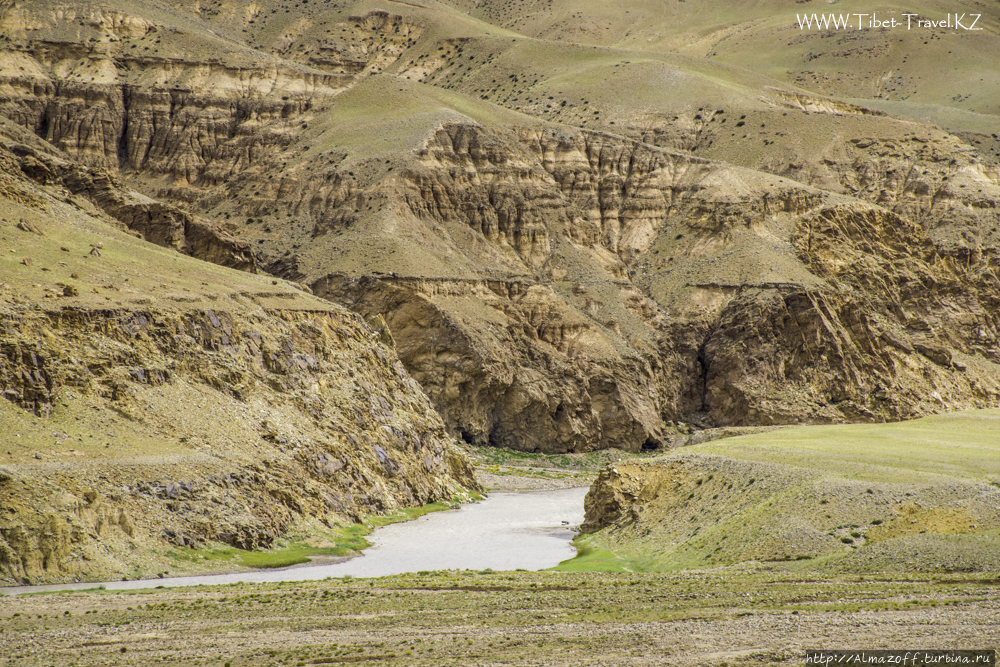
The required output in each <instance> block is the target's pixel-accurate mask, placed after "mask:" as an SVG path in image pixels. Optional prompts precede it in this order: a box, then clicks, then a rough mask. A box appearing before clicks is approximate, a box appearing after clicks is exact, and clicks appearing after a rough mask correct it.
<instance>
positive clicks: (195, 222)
mask: <svg viewBox="0 0 1000 667" xmlns="http://www.w3.org/2000/svg"><path fill="white" fill-rule="evenodd" d="M9 150H10V153H11V154H12V155H13V156H15V157H16V158H17V160H16V166H17V167H19V168H20V170H21V172H22V173H23V174H24V175H25V176H27V177H28V178H31V179H32V180H34V181H36V182H37V183H39V184H41V185H60V186H62V187H65V188H66V190H68V191H69V192H71V193H73V194H74V195H77V196H80V197H82V198H83V199H84V200H85V201H88V202H90V203H92V204H93V205H96V206H97V207H98V208H99V209H100V210H101V211H103V212H104V213H106V214H107V215H108V216H109V217H110V218H111V219H112V220H114V221H115V222H116V223H118V224H120V225H121V226H123V227H124V228H125V229H128V230H129V231H132V232H134V233H135V234H136V235H137V236H139V237H140V238H143V239H145V240H146V241H149V242H151V243H155V244H157V245H160V246H164V247H167V248H172V249H174V250H177V251H178V252H182V253H184V254H185V255H190V256H192V257H197V258H198V259H201V260H204V261H206V262H212V263H213V264H219V265H222V266H228V267H230V268H234V269H239V270H241V271H250V272H255V271H256V270H257V267H256V261H255V259H254V256H253V253H252V251H251V249H250V244H249V243H247V242H246V241H241V240H239V239H237V238H235V237H234V236H232V235H231V234H229V233H227V232H225V231H223V230H222V229H220V228H219V227H218V226H217V225H214V224H212V223H210V222H208V221H206V220H204V219H202V218H199V217H197V216H195V215H192V214H191V213H188V212H187V211H184V210H182V209H180V208H177V207H176V206H172V205H170V204H165V203H163V202H161V201H157V200H154V199H150V198H149V197H146V196H144V195H140V194H138V193H136V192H134V191H131V190H129V189H128V188H127V187H126V186H125V185H124V184H123V183H122V182H121V181H120V180H119V179H117V178H116V177H114V176H112V175H111V174H109V173H108V172H107V171H105V170H104V169H100V168H97V167H90V168H88V167H84V166H82V165H80V164H78V163H75V162H72V161H70V160H65V159H61V158H59V157H57V156H55V155H53V154H51V153H48V152H46V151H45V148H44V146H42V147H39V148H32V147H31V146H27V145H25V144H20V143H13V144H11V145H10V146H9Z"/></svg>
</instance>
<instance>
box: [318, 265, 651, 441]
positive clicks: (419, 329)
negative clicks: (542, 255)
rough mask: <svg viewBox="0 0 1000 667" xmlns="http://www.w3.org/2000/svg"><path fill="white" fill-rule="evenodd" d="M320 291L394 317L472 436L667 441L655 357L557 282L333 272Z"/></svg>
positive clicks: (431, 390)
mask: <svg viewBox="0 0 1000 667" xmlns="http://www.w3.org/2000/svg"><path fill="white" fill-rule="evenodd" d="M313 289H314V290H315V291H316V293H317V294H319V295H321V296H326V297H328V298H330V299H333V300H336V301H339V302H341V303H344V304H346V305H348V306H349V307H350V308H352V309H353V310H357V311H358V312H361V313H364V314H369V315H372V314H380V315H381V316H382V317H384V318H385V321H386V323H387V324H388V326H389V329H390V330H391V331H392V336H393V338H394V340H395V341H396V350H397V352H398V353H399V357H400V359H401V360H402V361H403V363H404V364H405V365H406V367H407V369H408V370H409V372H410V373H411V374H413V376H414V378H415V379H416V380H417V381H418V382H420V384H421V386H422V387H423V388H424V389H425V390H426V391H427V392H428V395H429V396H430V398H431V400H432V401H434V403H435V405H436V406H438V407H439V409H440V411H441V413H442V415H443V416H444V417H445V420H446V423H447V424H448V427H449V429H450V430H451V431H452V432H453V433H455V434H457V435H458V436H459V437H461V438H463V439H464V440H465V441H466V442H468V443H470V444H475V445H490V446H495V447H512V448H516V449H525V450H528V451H541V452H565V451H571V452H585V451H591V450H594V449H603V448H607V447H618V448H620V449H629V450H631V449H635V448H637V447H638V446H642V445H643V444H646V445H647V447H656V446H659V444H660V443H661V441H662V437H663V428H662V423H661V422H662V420H661V417H660V414H659V411H658V405H657V401H656V398H657V394H656V386H657V383H656V381H655V379H654V371H653V368H651V367H650V365H649V362H648V361H647V360H645V359H643V358H641V357H639V356H637V355H636V356H625V355H615V354H611V353H609V352H610V350H611V349H613V347H614V341H613V339H612V337H611V336H609V334H608V332H606V331H604V330H603V329H602V328H600V327H599V326H597V325H596V324H595V323H594V322H593V321H591V320H589V319H588V318H586V317H584V316H582V315H581V314H580V313H578V312H577V311H575V310H574V309H573V308H571V307H570V306H569V305H568V304H567V303H566V302H565V301H564V299H563V298H561V297H560V295H558V294H557V293H556V292H555V291H554V290H553V289H552V287H551V286H542V285H537V284H532V283H525V282H515V281H511V282H507V281H461V280H429V279H423V280H420V279H404V278H392V277H382V278H378V279H376V278H370V277H369V278H363V279H361V280H355V279H350V278H346V277H343V276H340V277H335V276H328V277H326V278H323V279H321V280H319V281H317V282H315V283H314V284H313ZM588 354H593V355H595V356H594V357H589V356H588Z"/></svg>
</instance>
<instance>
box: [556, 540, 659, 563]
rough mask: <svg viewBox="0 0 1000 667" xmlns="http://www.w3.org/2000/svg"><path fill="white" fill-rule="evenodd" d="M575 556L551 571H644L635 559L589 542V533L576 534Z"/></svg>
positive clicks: (574, 542)
mask: <svg viewBox="0 0 1000 667" xmlns="http://www.w3.org/2000/svg"><path fill="white" fill-rule="evenodd" d="M573 545H574V546H575V547H576V556H574V557H573V558H570V559H568V560H564V561H563V562H561V563H559V564H558V565H556V566H555V567H551V568H549V570H551V571H553V572H644V571H646V568H644V567H642V566H641V565H640V564H639V563H638V562H637V561H634V560H632V559H629V558H623V557H622V556H619V555H618V554H616V553H614V552H613V551H609V550H608V549H605V548H603V547H599V546H597V545H596V544H593V543H592V542H591V536H590V535H578V536H577V537H576V538H574V539H573Z"/></svg>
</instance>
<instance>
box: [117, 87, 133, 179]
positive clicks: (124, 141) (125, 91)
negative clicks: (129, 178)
mask: <svg viewBox="0 0 1000 667" xmlns="http://www.w3.org/2000/svg"><path fill="white" fill-rule="evenodd" d="M131 97H132V92H131V91H130V90H129V87H128V86H122V129H121V131H120V132H119V134H118V173H123V172H124V171H125V170H126V169H127V168H128V167H129V159H128V132H129V116H130V115H131V102H132V100H131Z"/></svg>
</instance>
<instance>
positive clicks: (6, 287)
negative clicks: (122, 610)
mask: <svg viewBox="0 0 1000 667" xmlns="http://www.w3.org/2000/svg"><path fill="white" fill-rule="evenodd" d="M38 155H39V154H38V153H35V152H32V151H27V150H19V151H17V152H16V153H14V152H9V151H7V150H6V149H4V148H2V147H0V162H2V163H3V164H4V165H5V168H4V170H3V171H2V173H0V229H2V233H0V236H3V239H4V240H5V243H6V244H10V245H16V247H17V249H18V254H17V256H16V257H15V256H14V255H10V256H9V257H8V255H9V254H10V253H6V252H5V254H4V259H3V260H2V262H3V264H4V267H3V271H2V274H3V282H0V397H2V398H3V399H4V400H2V401H0V423H2V424H3V428H2V431H3V434H4V440H5V447H4V451H3V452H2V453H0V456H2V463H0V464H2V468H0V579H3V580H5V581H18V582H20V581H23V580H30V581H34V582H37V581H40V580H45V581H56V580H66V579H71V578H74V577H89V578H97V579H106V578H108V577H112V576H128V577H133V576H140V575H142V574H143V573H145V575H146V576H148V575H150V574H154V573H155V572H157V571H162V570H164V569H171V570H176V567H172V566H171V564H170V562H171V561H170V558H169V557H167V556H165V555H164V553H165V552H166V551H167V550H169V549H171V548H179V547H190V548H193V549H196V548H199V547H201V546H203V545H206V544H209V543H222V544H226V545H230V546H233V547H238V548H241V549H260V548H266V547H268V546H270V545H272V544H273V543H274V541H275V540H276V539H278V538H279V537H281V536H283V535H285V534H286V533H287V532H288V531H289V530H290V529H291V528H292V527H294V526H304V525H309V524H310V522H314V524H313V525H315V526H323V525H325V526H327V527H332V526H334V524H335V523H337V522H341V523H345V522H346V523H350V522H355V521H360V520H362V519H363V518H364V517H365V516H366V515H370V514H382V513H386V512H391V511H393V510H397V509H400V508H404V507H412V506H416V505H421V504H425V503H428V502H433V501H437V500H449V501H450V500H452V499H454V498H455V497H456V496H459V495H461V494H464V493H465V491H467V490H473V489H477V488H478V484H477V482H476V480H475V476H474V474H473V471H472V468H471V465H470V463H469V461H468V458H467V457H466V455H465V453H464V452H463V451H462V450H461V449H460V448H459V446H458V443H457V442H456V441H455V440H454V439H453V438H452V437H451V436H449V435H448V433H447V430H446V428H445V425H444V423H443V422H442V421H441V419H440V417H439V416H438V415H437V413H436V412H435V411H434V409H433V406H432V404H431V402H430V401H429V400H428V398H427V396H426V395H425V394H424V393H423V391H422V390H421V389H420V386H419V385H418V384H417V383H416V382H415V381H414V380H413V378H412V377H410V376H409V375H408V374H407V372H406V370H405V368H404V367H403V365H402V364H401V362H400V361H399V360H398V358H397V356H396V354H395V352H394V350H393V349H392V347H391V340H392V339H391V336H388V335H387V334H386V333H385V332H384V331H382V332H379V331H376V330H374V329H372V327H370V326H369V325H367V324H365V323H364V321H363V320H362V319H361V318H360V317H359V316H358V315H356V314H353V313H350V312H349V311H346V310H344V309H342V308H340V307H338V306H334V305H332V304H330V303H329V302H327V301H323V300H321V299H319V298H316V297H313V296H311V295H309V294H308V293H307V292H305V291H303V290H302V289H301V288H300V287H298V286H293V285H289V284H286V283H284V282H283V281H278V280H275V279H272V278H271V277H263V276H259V275H253V274H250V273H247V272H240V271H233V270H230V269H226V268H222V267H219V266H216V265H213V264H209V263H205V262H202V261H199V260H196V259H193V258H190V257H186V256H184V255H181V254H179V253H174V252H165V251H164V250H162V249H161V248H158V247H156V246H153V245H151V244H147V243H144V242H142V241H140V240H138V239H136V238H134V236H133V235H132V234H129V233H125V232H124V231H123V230H121V229H120V228H118V227H116V226H113V225H110V224H107V222H106V220H105V219H104V218H103V217H102V216H101V213H100V209H99V208H98V207H97V206H94V205H93V204H92V203H91V202H89V201H88V200H86V199H84V198H83V197H82V196H80V195H78V196H74V197H67V196H66V195H65V190H63V183H64V180H62V179H67V181H68V180H69V179H70V178H71V177H73V176H74V175H79V174H84V175H88V174H92V173H93V172H91V171H86V170H82V171H74V169H73V168H71V165H70V166H67V164H68V163H66V164H64V163H63V162H60V161H58V160H54V159H53V160H50V161H48V162H45V161H43V160H41V159H40V158H39V157H38ZM42 157H44V156H42ZM27 158H32V159H35V160H36V161H35V162H30V161H25V160H26V159H27ZM36 158H37V159H36ZM29 163H30V164H31V165H34V168H28V169H27V170H26V171H24V172H22V171H21V170H20V169H19V168H18V167H17V165H19V164H20V165H28V164H29ZM38 165H42V166H45V167H46V169H49V170H50V173H51V174H52V175H53V179H52V180H48V181H46V179H45V178H42V177H41V176H40V174H42V170H41V169H40V168H39V167H38ZM46 165H47V166H46ZM8 167H11V168H8ZM28 171H33V172H35V173H34V174H33V176H32V177H31V178H28V176H27V175H26V173H27V172H28ZM43 182H47V183H48V184H43ZM105 183H106V184H107V183H111V184H112V185H113V184H114V181H113V180H110V179H109V180H106V181H105ZM111 191H112V192H117V191H116V190H114V189H113V188H112V190H111ZM81 193H83V194H92V193H90V192H89V191H87V192H85V191H84V190H81ZM94 198H95V201H97V202H98V203H101V200H100V197H99V196H95V197H94ZM104 204H105V205H106V204H107V203H106V202H104ZM88 211H89V212H88ZM14 221H16V222H14ZM5 250H6V248H5ZM22 255H24V257H23V258H22ZM32 258H33V259H32ZM463 497H464V496H463ZM157 567H159V568H160V569H159V570H157V569H155V568H157Z"/></svg>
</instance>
